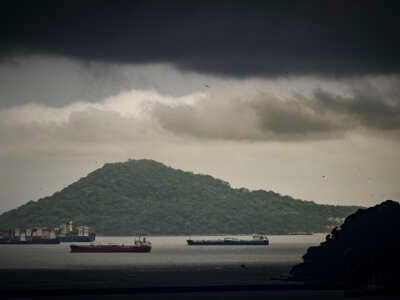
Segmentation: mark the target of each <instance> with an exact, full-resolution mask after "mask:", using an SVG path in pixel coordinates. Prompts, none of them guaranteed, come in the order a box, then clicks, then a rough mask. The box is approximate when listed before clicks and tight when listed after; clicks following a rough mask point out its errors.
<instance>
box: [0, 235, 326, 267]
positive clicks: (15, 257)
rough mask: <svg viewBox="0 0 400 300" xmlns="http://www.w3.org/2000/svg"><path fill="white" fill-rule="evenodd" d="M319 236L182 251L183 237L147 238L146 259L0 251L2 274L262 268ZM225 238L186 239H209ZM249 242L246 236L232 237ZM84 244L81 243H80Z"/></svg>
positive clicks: (297, 255) (52, 249)
mask: <svg viewBox="0 0 400 300" xmlns="http://www.w3.org/2000/svg"><path fill="white" fill-rule="evenodd" d="M324 236H325V235H324V234H313V235H290V236H269V240H270V245H269V246H187V244H186V239H187V238H188V237H187V236H148V237H147V239H148V240H150V241H151V242H152V244H153V249H152V251H151V253H70V250H69V245H70V244H69V243H62V244H60V245H0V270H1V269H3V270H4V269H24V270H27V269H97V268H100V269H111V268H112V269H115V268H144V269H149V268H184V267H190V268H196V267H204V266H213V268H218V267H221V268H223V267H227V266H239V265H240V266H255V265H257V266H261V265H276V264H286V265H294V264H296V263H298V262H300V261H301V257H302V255H304V253H305V252H306V250H307V248H308V247H310V246H313V245H318V244H319V243H320V242H321V241H323V239H324ZM223 237H225V236H191V238H192V239H214V238H223ZM233 237H237V238H251V237H250V236H243V235H242V236H233ZM132 241H133V238H132V237H97V239H96V242H95V243H97V244H108V243H117V244H130V243H132ZM82 244H84V243H82Z"/></svg>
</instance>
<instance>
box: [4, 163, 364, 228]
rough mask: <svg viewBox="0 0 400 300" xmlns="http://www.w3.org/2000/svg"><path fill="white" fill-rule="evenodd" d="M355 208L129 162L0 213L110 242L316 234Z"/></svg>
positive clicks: (17, 221) (9, 220)
mask: <svg viewBox="0 0 400 300" xmlns="http://www.w3.org/2000/svg"><path fill="white" fill-rule="evenodd" d="M356 209H357V208H356V207H346V206H330V205H317V204H315V203H313V202H310V201H301V200H296V199H293V198H291V197H289V196H282V195H279V194H277V193H274V192H271V191H268V192H267V191H263V190H257V191H249V190H247V189H244V188H242V189H233V188H231V187H230V185H229V184H228V183H227V182H224V181H222V180H219V179H215V178H213V177H211V176H208V175H198V174H193V173H191V172H184V171H181V170H176V169H172V168H170V167H167V166H165V165H163V164H161V163H158V162H156V161H152V160H129V161H127V162H123V163H112V164H105V165H104V166H103V167H102V168H100V169H97V170H95V171H94V172H92V173H90V174H89V175H88V176H87V177H85V178H81V179H80V180H78V181H77V182H75V183H73V184H71V185H70V186H68V187H66V188H65V189H63V190H62V191H60V192H57V193H55V194H54V195H52V196H50V197H45V198H42V199H39V200H38V201H36V202H35V201H30V202H28V203H27V204H25V205H22V206H21V207H19V208H17V209H14V210H11V211H8V212H6V213H4V214H2V215H1V216H0V229H7V228H11V227H25V226H53V225H58V224H60V223H63V222H66V221H69V220H73V221H74V223H75V224H87V225H89V226H93V227H94V228H95V229H96V231H97V233H101V234H112V235H131V234H136V233H147V234H189V233H191V234H199V233H208V234H211V233H253V232H265V233H270V234H272V233H275V234H280V233H281V234H282V233H291V232H299V231H313V232H322V231H326V226H327V225H329V224H335V223H337V222H340V218H344V217H346V216H347V215H349V214H350V213H352V212H353V211H355V210H356ZM335 218H336V219H335Z"/></svg>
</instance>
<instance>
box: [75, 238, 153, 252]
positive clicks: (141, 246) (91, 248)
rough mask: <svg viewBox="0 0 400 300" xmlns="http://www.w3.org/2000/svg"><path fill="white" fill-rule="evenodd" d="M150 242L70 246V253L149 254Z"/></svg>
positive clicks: (141, 240)
mask: <svg viewBox="0 0 400 300" xmlns="http://www.w3.org/2000/svg"><path fill="white" fill-rule="evenodd" d="M151 248H152V246H151V242H149V241H146V238H145V237H144V238H143V239H140V238H138V239H136V240H135V242H134V244H133V245H123V244H122V245H115V244H114V245H113V244H108V245H94V244H92V245H74V244H73V245H70V249H71V252H72V253H75V252H119V253H121V252H150V251H151Z"/></svg>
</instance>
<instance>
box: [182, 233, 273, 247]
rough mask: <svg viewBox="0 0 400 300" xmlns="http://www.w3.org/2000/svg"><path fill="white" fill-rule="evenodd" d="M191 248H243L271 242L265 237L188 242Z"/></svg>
mask: <svg viewBox="0 0 400 300" xmlns="http://www.w3.org/2000/svg"><path fill="white" fill-rule="evenodd" d="M186 242H187V244H188V245H189V246H241V245H254V246H267V245H269V240H268V238H267V237H266V236H265V235H259V234H256V235H253V238H252V239H248V240H241V239H237V238H230V237H226V238H224V239H216V240H192V239H189V240H186Z"/></svg>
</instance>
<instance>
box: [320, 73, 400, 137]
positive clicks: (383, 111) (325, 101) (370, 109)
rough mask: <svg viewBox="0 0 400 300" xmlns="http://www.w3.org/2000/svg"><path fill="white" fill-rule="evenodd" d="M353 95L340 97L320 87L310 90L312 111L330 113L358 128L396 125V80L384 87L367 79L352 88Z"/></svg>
mask: <svg viewBox="0 0 400 300" xmlns="http://www.w3.org/2000/svg"><path fill="white" fill-rule="evenodd" d="M352 92H353V95H352V96H351V97H344V96H339V95H334V94H332V93H331V92H327V91H324V90H321V89H317V90H316V91H315V93H314V96H315V100H316V103H315V104H316V110H317V111H319V112H320V113H321V112H324V113H326V112H332V113H335V114H337V115H339V116H342V117H343V118H345V119H346V122H347V123H349V124H350V123H354V124H353V125H359V126H362V127H366V128H370V129H377V130H394V129H399V128H400V80H397V81H395V82H393V85H392V86H391V87H390V88H389V89H387V90H384V91H382V90H380V89H379V87H376V86H374V85H372V84H371V83H368V82H363V83H359V84H356V85H355V86H353V87H352Z"/></svg>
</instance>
